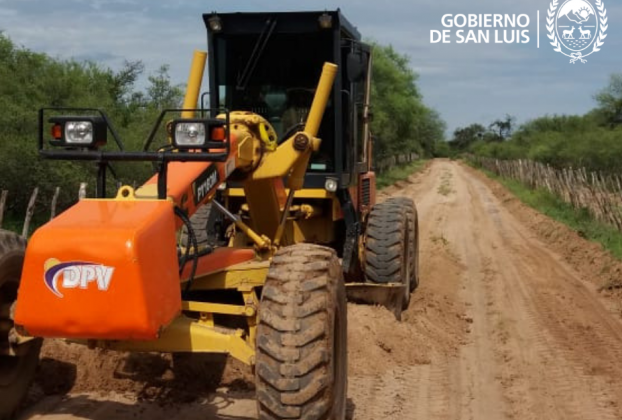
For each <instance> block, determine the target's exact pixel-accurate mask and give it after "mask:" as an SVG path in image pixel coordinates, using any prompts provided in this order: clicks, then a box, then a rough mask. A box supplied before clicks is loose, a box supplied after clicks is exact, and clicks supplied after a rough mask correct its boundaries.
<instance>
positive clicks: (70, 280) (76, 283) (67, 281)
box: [43, 258, 114, 298]
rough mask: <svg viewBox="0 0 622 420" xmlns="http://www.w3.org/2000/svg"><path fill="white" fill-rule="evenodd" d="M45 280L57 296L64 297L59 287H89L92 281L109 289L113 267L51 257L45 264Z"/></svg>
mask: <svg viewBox="0 0 622 420" xmlns="http://www.w3.org/2000/svg"><path fill="white" fill-rule="evenodd" d="M43 269H44V274H43V280H44V281H45V285H46V286H47V287H48V289H50V291H52V293H54V294H55V295H56V296H58V297H60V298H62V297H63V294H62V293H61V292H60V291H59V287H62V288H64V289H75V288H80V289H88V288H89V287H90V286H89V285H90V284H91V283H95V284H96V285H97V289H98V290H101V291H104V292H105V291H106V290H108V287H109V286H110V280H111V279H112V273H113V272H114V268H113V267H107V266H105V265H102V264H97V263H91V262H83V261H71V262H65V263H61V262H60V261H59V260H57V259H56V258H50V259H49V260H47V261H46V262H45V264H44V265H43Z"/></svg>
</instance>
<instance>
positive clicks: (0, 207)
mask: <svg viewBox="0 0 622 420" xmlns="http://www.w3.org/2000/svg"><path fill="white" fill-rule="evenodd" d="M8 194H9V192H8V191H7V190H2V195H1V196H0V228H1V227H2V219H3V218H4V205H5V204H6V196H7V195H8Z"/></svg>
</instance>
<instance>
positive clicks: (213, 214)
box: [180, 204, 224, 249]
mask: <svg viewBox="0 0 622 420" xmlns="http://www.w3.org/2000/svg"><path fill="white" fill-rule="evenodd" d="M219 216H220V214H219V212H218V210H216V209H213V208H212V206H211V204H204V205H202V206H201V207H199V208H198V209H197V211H196V212H194V214H193V215H192V216H191V217H190V224H191V225H192V230H193V231H194V234H195V235H196V237H197V243H198V245H199V249H201V248H205V247H208V246H209V247H213V246H222V245H224V243H223V242H224V241H223V240H222V238H220V235H219V233H220V232H219V231H218V223H222V218H219ZM180 244H181V245H182V246H184V247H185V246H188V245H192V244H188V230H187V229H186V227H185V226H184V227H183V228H182V230H181V237H180Z"/></svg>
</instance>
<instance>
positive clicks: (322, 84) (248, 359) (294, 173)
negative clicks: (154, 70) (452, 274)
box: [0, 11, 418, 419]
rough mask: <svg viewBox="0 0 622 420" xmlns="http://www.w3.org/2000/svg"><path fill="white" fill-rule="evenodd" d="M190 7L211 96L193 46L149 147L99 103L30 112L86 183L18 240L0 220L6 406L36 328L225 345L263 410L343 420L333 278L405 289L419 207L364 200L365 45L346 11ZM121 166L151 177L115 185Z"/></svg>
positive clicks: (352, 285) (210, 347)
mask: <svg viewBox="0 0 622 420" xmlns="http://www.w3.org/2000/svg"><path fill="white" fill-rule="evenodd" d="M203 19H204V21H205V24H206V27H207V32H208V51H209V53H210V57H209V59H208V60H207V62H208V63H209V65H208V71H209V93H208V94H204V95H201V97H200V86H201V81H202V78H203V73H204V66H205V62H206V53H204V52H195V56H194V59H193V62H192V66H191V70H190V76H189V79H188V85H187V92H186V96H185V98H184V103H183V108H182V109H174V110H164V111H162V113H161V114H160V116H159V118H158V119H157V121H155V122H154V128H153V130H152V131H151V133H150V134H149V136H148V138H147V140H146V141H145V145H144V148H143V150H140V151H127V150H123V147H122V144H123V143H122V140H121V139H120V138H119V136H118V133H117V132H116V130H115V129H114V126H113V124H112V122H111V121H110V120H109V119H108V117H107V116H106V114H105V112H103V111H102V110H98V109H78V108H74V109H59V108H45V109H41V110H40V111H39V139H38V148H39V153H40V155H41V157H43V158H46V159H57V160H82V161H92V162H93V163H94V164H95V166H96V168H97V191H96V197H95V198H85V199H81V200H80V201H79V202H77V203H76V204H75V205H73V206H72V207H70V208H69V209H67V210H66V211H64V212H63V213H61V214H60V215H58V216H57V217H56V218H55V219H53V220H51V221H50V222H48V223H47V224H45V225H44V226H42V227H40V228H39V229H37V230H36V231H35V233H34V234H33V236H32V237H31V238H30V240H29V243H28V245H27V246H26V243H25V240H24V239H22V238H20V237H18V236H17V235H14V234H12V233H9V232H5V231H2V232H0V418H1V419H5V418H9V417H10V416H11V415H12V413H14V411H15V410H16V409H17V407H18V406H19V404H20V401H21V400H22V399H23V397H24V395H25V393H26V391H27V388H28V386H29V383H30V382H31V380H32V378H33V376H34V373H35V370H36V366H37V361H38V356H39V351H40V347H41V340H42V338H64V339H68V340H70V341H71V342H74V343H81V344H85V345H88V346H89V347H90V348H103V349H111V350H120V351H137V352H172V353H184V352H203V353H224V354H228V355H230V356H232V357H234V358H236V359H238V360H240V361H242V362H244V363H246V364H248V365H249V366H251V367H252V368H253V369H254V372H255V376H256V396H257V402H258V416H259V418H261V419H274V418H278V419H284V418H287V419H296V418H298V419H325V418H330V419H343V418H344V417H345V407H346V383H347V380H346V376H347V343H346V336H347V334H346V328H347V321H346V320H347V313H346V293H347V295H348V296H349V297H351V298H352V299H353V300H361V301H364V302H375V303H381V304H384V305H387V306H389V307H392V308H393V310H394V312H395V313H396V315H399V313H400V312H401V310H402V309H403V308H405V307H406V306H407V305H408V301H409V296H410V292H411V291H412V290H413V289H414V288H415V287H416V285H417V283H418V225H417V223H418V222H417V212H416V209H415V206H414V203H413V202H412V200H410V199H407V198H403V197H402V198H391V199H388V200H386V201H385V202H383V203H381V204H376V203H375V175H374V172H373V170H372V164H371V156H372V142H371V136H370V130H369V121H370V117H371V113H370V77H371V50H370V47H369V46H367V45H365V44H363V43H362V42H361V41H360V35H359V33H358V32H357V31H356V29H355V28H354V27H353V26H352V25H351V24H349V23H348V21H347V20H346V19H345V18H344V17H343V16H342V15H341V13H340V12H339V11H335V12H300V13H232V14H216V13H211V14H206V15H204V16H203ZM318 80H319V82H318ZM206 99H207V100H208V101H209V104H207V105H206V104H205V100H206ZM230 110H231V111H230ZM108 137H112V139H113V140H114V142H111V143H112V144H110V145H109V144H108V143H107V140H108ZM112 146H116V147H117V149H118V150H117V149H115V148H114V147H112ZM124 162H151V163H152V164H153V166H154V169H155V171H154V176H153V177H152V178H151V179H149V180H147V181H146V182H145V183H144V184H143V185H142V186H140V187H139V188H136V189H134V188H132V187H130V186H127V185H124V186H121V187H120V188H118V189H117V190H116V192H114V193H113V194H110V191H111V185H107V179H108V178H109V176H110V174H111V172H112V171H111V170H110V168H112V167H113V165H118V164H123V163H124Z"/></svg>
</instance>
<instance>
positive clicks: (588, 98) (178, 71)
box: [0, 0, 622, 137]
mask: <svg viewBox="0 0 622 420" xmlns="http://www.w3.org/2000/svg"><path fill="white" fill-rule="evenodd" d="M564 1H565V0H559V4H558V5H557V8H558V11H559V10H561V9H559V8H560V7H561V5H562V4H563V3H564ZM572 1H575V2H576V1H579V0H572ZM590 1H592V3H593V2H594V1H595V0H590ZM599 1H602V4H603V5H604V7H605V9H606V16H607V18H608V27H607V29H606V32H605V35H606V38H605V39H604V44H603V46H602V47H601V50H600V51H598V52H595V53H593V54H592V55H591V56H589V57H588V58H587V63H581V62H576V63H575V64H570V62H569V58H568V57H566V56H564V55H562V54H560V53H558V52H555V51H554V48H553V46H551V45H550V43H549V38H548V37H547V29H546V25H545V20H546V19H545V17H546V14H547V9H548V8H549V7H550V6H551V3H549V1H547V0H522V1H520V2H518V1H515V0H477V1H475V0H473V1H468V2H467V1H464V0H420V1H407V0H391V1H355V0H342V1H334V0H322V1H319V0H312V1H311V0H308V1H293V0H289V1H276V0H249V1H240V0H227V1H222V0H208V1H196V0H167V1H163V0H151V1H148V0H54V1H52V0H0V31H3V32H4V33H5V34H6V35H8V36H9V37H10V38H11V39H12V40H13V41H14V42H15V43H16V44H18V45H20V46H23V47H26V48H28V49H30V50H33V51H37V52H45V53H47V54H49V55H51V56H53V57H58V58H74V59H77V60H82V59H89V60H93V61H96V62H98V63H100V64H101V65H103V66H107V67H110V68H112V69H119V68H120V67H121V66H122V65H123V62H124V60H131V61H135V60H141V61H142V62H143V63H144V64H145V66H146V73H147V74H149V73H153V72H155V71H156V70H157V69H158V68H159V67H160V66H161V65H162V64H168V65H170V70H169V74H170V76H171V78H172V80H173V82H175V83H185V81H186V78H187V75H188V69H189V66H190V61H191V58H192V52H193V50H194V49H205V48H206V43H207V40H206V31H205V26H204V24H203V21H202V14H203V13H208V12H212V11H217V12H234V11H242V12H244V11H292V10H326V9H327V10H334V9H336V8H340V9H341V11H342V13H343V14H344V15H345V16H346V18H347V19H348V20H349V21H350V22H351V23H352V24H353V25H355V26H356V27H357V28H358V30H359V32H361V34H362V35H363V37H365V38H367V39H372V40H374V41H376V42H379V43H381V44H391V45H392V46H393V47H394V48H395V49H396V50H397V51H398V52H400V53H402V54H406V55H408V56H409V57H410V64H411V66H412V68H413V70H414V71H415V72H416V73H417V74H418V75H419V79H418V82H417V83H418V86H419V89H420V91H421V93H422V94H423V99H424V102H425V103H426V104H427V105H428V106H430V107H432V108H434V109H436V110H437V111H438V112H439V113H440V115H441V117H442V118H443V119H444V120H445V122H446V123H447V133H448V137H451V133H452V132H453V130H454V129H455V128H457V127H463V126H466V125H469V124H471V123H476V122H477V123H481V124H484V125H488V124H490V123H491V122H492V121H494V120H496V119H499V118H504V117H505V115H506V114H508V115H511V116H513V117H515V118H516V121H517V122H518V123H523V122H525V121H528V120H529V119H532V118H536V117H538V116H542V115H545V114H548V115H552V114H583V113H585V112H587V111H589V110H590V109H592V108H594V107H595V106H596V102H595V101H594V95H595V94H596V93H597V92H598V91H599V90H601V89H603V88H604V87H605V86H606V85H607V83H608V79H609V76H610V75H611V74H612V73H616V72H617V73H620V72H622V5H620V3H619V1H615V2H614V1H613V0H599ZM538 11H539V12H540V25H539V31H540V37H539V43H540V47H539V48H538V47H537V39H538V37H537V31H538V24H537V12H538ZM596 11H597V10H596ZM446 14H450V15H452V16H455V15H458V14H510V15H511V14H516V15H519V14H526V15H528V16H529V19H530V23H529V26H528V27H526V28H517V29H519V30H523V29H524V30H528V31H529V33H528V36H529V39H530V40H529V42H528V43H494V42H490V43H473V42H470V43H467V44H465V43H462V44H459V43H457V42H456V41H457V40H458V38H457V35H456V31H457V30H458V29H459V28H451V29H450V28H445V27H443V25H442V17H443V16H444V15H446ZM560 25H561V23H560ZM576 26H579V25H576ZM443 29H449V30H450V31H451V32H452V36H451V43H445V44H444V43H432V42H431V39H430V31H431V30H443ZM462 29H463V30H465V35H466V32H467V31H468V29H469V28H462ZM471 29H475V30H476V31H477V30H478V29H488V28H479V27H477V28H471ZM497 29H499V30H500V31H503V30H504V29H503V28H497ZM511 29H513V28H508V29H507V30H508V31H509V30H511ZM601 29H602V28H601ZM490 30H491V31H494V30H495V29H494V28H490ZM574 35H575V38H578V37H579V35H580V34H579V31H578V30H577V31H576V32H575V33H574ZM491 41H494V40H491ZM591 50H592V47H589V48H588V49H587V50H585V51H584V52H583V54H586V53H587V52H589V51H591ZM144 80H145V79H143V82H142V83H144ZM0 83H2V81H0Z"/></svg>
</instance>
